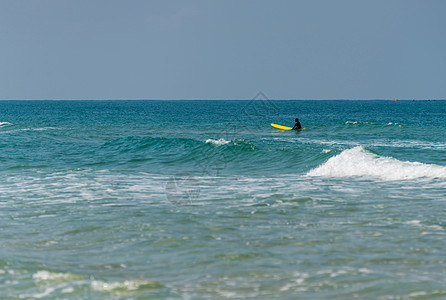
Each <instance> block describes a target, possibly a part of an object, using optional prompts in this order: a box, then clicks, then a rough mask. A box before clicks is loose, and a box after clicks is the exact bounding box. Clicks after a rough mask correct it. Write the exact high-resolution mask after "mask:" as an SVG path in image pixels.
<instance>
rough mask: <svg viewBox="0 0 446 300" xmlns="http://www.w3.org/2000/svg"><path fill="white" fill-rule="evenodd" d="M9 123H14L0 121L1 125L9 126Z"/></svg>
mask: <svg viewBox="0 0 446 300" xmlns="http://www.w3.org/2000/svg"><path fill="white" fill-rule="evenodd" d="M7 125H12V124H11V123H9V122H0V126H7Z"/></svg>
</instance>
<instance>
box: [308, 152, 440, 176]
mask: <svg viewBox="0 0 446 300" xmlns="http://www.w3.org/2000/svg"><path fill="white" fill-rule="evenodd" d="M307 175H308V176H322V177H372V178H378V179H381V180H389V181H391V180H407V179H417V178H446V167H445V166H439V165H433V164H424V163H420V162H410V161H400V160H398V159H395V158H392V157H385V156H380V155H378V154H375V153H373V152H371V151H369V150H367V149H365V148H364V147H362V146H357V147H354V148H351V149H348V150H344V151H343V152H341V153H340V154H339V155H337V156H334V157H331V158H330V159H329V160H328V161H327V162H325V163H324V164H322V165H320V166H319V167H317V168H315V169H313V170H311V171H310V172H308V173H307Z"/></svg>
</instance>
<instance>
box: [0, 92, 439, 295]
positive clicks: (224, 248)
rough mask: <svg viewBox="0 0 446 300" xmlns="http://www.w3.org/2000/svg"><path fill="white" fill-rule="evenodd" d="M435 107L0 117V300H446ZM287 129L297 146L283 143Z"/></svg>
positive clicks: (4, 111)
mask: <svg viewBox="0 0 446 300" xmlns="http://www.w3.org/2000/svg"><path fill="white" fill-rule="evenodd" d="M445 116H446V101H421V100H420V101H387V100H374V101H359V100H357V101H356V100H330V101H328V100H327V101H322V100H320V101H316V100H299V101H279V100H274V101H270V100H267V99H258V100H252V101H226V100H219V101H205V100H197V101H179V100H175V101H156V100H147V101H144V100H141V101H139V100H129V101H123V100H122V101H108V100H107V101H0V228H1V231H0V241H1V247H0V298H8V299H16V298H17V299H23V298H25V299H33V298H48V299H61V298H64V299H65V298H72V299H85V298H95V299H129V298H133V299H147V298H149V299H184V298H185V299H191V298H192V299H209V298H215V299H225V298H252V299H271V298H284V299H308V298H312V299H313V298H315V299H327V298H340V299H345V298H354V297H357V298H360V299H399V298H403V299H406V298H407V299H412V298H413V299H423V298H439V299H440V298H443V297H446V289H445V288H444V285H443V282H444V281H445V279H446V278H445V276H444V274H446V272H445V268H446V265H445V261H444V258H443V256H444V255H443V254H444V252H445V250H446V249H445V246H444V245H443V244H444V242H443V241H444V238H445V235H446V232H445V230H446V222H445V219H444V216H443V214H442V212H443V211H444V209H445V208H446V202H445V201H446V197H445V196H446V189H445V188H446V133H445V121H444V120H445ZM296 117H298V118H299V119H300V121H301V123H302V125H303V127H305V129H304V130H302V131H298V132H296V131H283V130H277V129H275V128H273V127H271V126H270V123H276V124H281V125H286V126H292V125H293V121H294V118H296Z"/></svg>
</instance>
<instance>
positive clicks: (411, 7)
mask: <svg viewBox="0 0 446 300" xmlns="http://www.w3.org/2000/svg"><path fill="white" fill-rule="evenodd" d="M445 14H446V1H442V0H418V1H413V0H373V1H372V0H370V1H363V0H336V1H334V0H326V1H323V0H308V1H298V0H291V1H288V0H278V1H273V0H271V1H263V0H220V1H211V0H200V1H183V0H181V1H176V0H171V1H170V0H169V1H165V0H160V1H149V0H121V1H116V0H34V1H30V0H29V1H26V0H1V1H0V99H251V98H252V97H254V96H255V95H256V94H257V92H259V91H263V92H264V93H265V94H266V95H267V96H268V97H269V98H271V99H395V98H398V99H446V18H445Z"/></svg>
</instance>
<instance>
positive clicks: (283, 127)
mask: <svg viewBox="0 0 446 300" xmlns="http://www.w3.org/2000/svg"><path fill="white" fill-rule="evenodd" d="M271 126H273V127H275V128H279V129H282V130H291V129H293V128H292V127H288V126H282V125H277V124H274V123H271Z"/></svg>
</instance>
